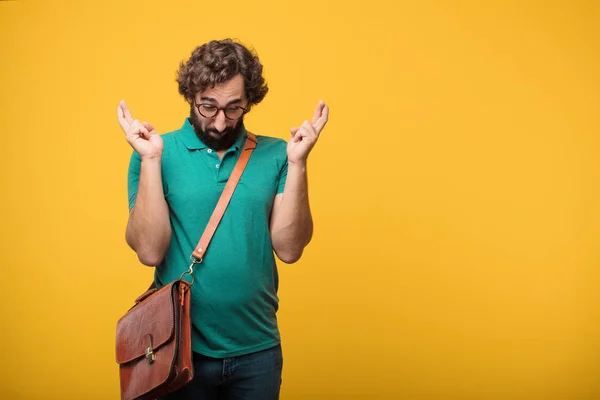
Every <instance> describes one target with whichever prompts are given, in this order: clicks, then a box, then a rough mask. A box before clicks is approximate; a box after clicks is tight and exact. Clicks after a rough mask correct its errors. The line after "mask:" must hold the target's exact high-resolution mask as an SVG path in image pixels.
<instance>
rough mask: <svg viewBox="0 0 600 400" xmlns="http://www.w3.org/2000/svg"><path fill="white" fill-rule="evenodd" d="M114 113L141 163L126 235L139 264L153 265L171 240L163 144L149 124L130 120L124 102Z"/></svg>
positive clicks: (157, 262) (160, 259) (158, 260)
mask: <svg viewBox="0 0 600 400" xmlns="http://www.w3.org/2000/svg"><path fill="white" fill-rule="evenodd" d="M117 114H118V118H119V124H120V125H121V128H123V131H125V133H126V135H127V141H128V142H129V144H130V145H131V146H132V147H133V149H134V150H135V151H136V153H137V154H138V155H139V158H140V160H141V161H140V163H139V179H138V184H137V195H136V198H135V206H134V207H133V208H132V209H131V211H130V213H129V220H128V222H127V229H126V235H125V236H126V240H127V244H128V245H129V246H130V247H131V248H132V249H133V250H134V251H135V252H136V253H137V256H138V259H139V260H140V262H141V263H142V264H145V265H148V266H155V265H158V264H160V262H161V261H162V259H163V258H164V256H165V253H166V252H167V249H168V248H169V243H170V241H171V224H170V221H169V208H168V206H167V202H166V200H165V197H164V193H163V188H162V175H161V160H162V151H163V141H162V138H161V137H160V135H159V134H158V132H156V130H155V129H154V127H153V126H152V125H150V124H149V123H146V122H144V123H143V124H142V123H140V122H139V121H138V120H133V118H131V113H130V112H129V109H128V108H127V105H126V104H125V102H124V101H122V102H121V103H120V104H119V108H118V110H117ZM132 162H133V161H132Z"/></svg>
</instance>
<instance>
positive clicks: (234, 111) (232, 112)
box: [225, 107, 244, 119]
mask: <svg viewBox="0 0 600 400" xmlns="http://www.w3.org/2000/svg"><path fill="white" fill-rule="evenodd" d="M243 113H244V109H243V108H241V107H227V108H226V109H225V116H226V117H227V118H229V119H238V118H240V117H241V116H242V114H243Z"/></svg>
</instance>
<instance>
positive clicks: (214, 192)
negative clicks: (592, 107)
mask: <svg viewBox="0 0 600 400" xmlns="http://www.w3.org/2000/svg"><path fill="white" fill-rule="evenodd" d="M246 137H247V135H246V131H245V130H244V131H243V133H242V135H240V138H239V139H238V140H237V141H236V142H235V144H234V145H233V146H232V147H231V148H230V149H228V150H227V152H226V153H225V154H224V156H223V159H221V160H220V159H219V157H218V155H217V153H216V152H215V151H213V150H211V149H209V148H208V147H207V146H206V145H205V144H204V143H203V142H202V141H201V140H200V139H199V138H198V137H197V136H196V133H195V132H194V129H193V128H192V126H191V124H190V123H189V121H188V120H187V119H186V121H185V122H184V124H183V126H182V127H181V129H179V130H177V131H174V132H171V133H167V134H165V135H162V138H163V141H164V151H163V155H162V181H163V191H164V195H165V199H166V201H167V203H168V205H169V213H170V220H171V229H172V235H171V243H170V246H169V249H168V251H167V253H166V255H165V258H164V260H163V261H162V262H161V263H160V265H158V266H157V267H156V271H155V280H156V282H157V285H158V286H159V287H160V286H162V285H164V284H166V283H169V282H171V281H173V280H175V279H178V278H179V277H180V276H181V274H182V273H183V272H184V271H186V270H187V269H188V266H189V264H190V255H191V254H192V251H193V250H194V247H195V246H196V245H197V244H198V241H199V240H200V236H201V235H202V232H203V231H204V228H205V227H206V225H207V224H208V220H209V218H210V216H211V214H212V212H213V210H214V207H215V205H216V204H217V201H218V199H219V196H220V195H221V192H222V191H223V188H224V187H225V183H226V182H227V179H228V178H229V175H230V174H231V171H232V170H233V167H234V166H235V163H236V161H237V159H238V157H239V154H240V152H241V149H242V147H243V145H244V141H245V140H246ZM257 139H258V144H257V146H256V149H254V151H253V153H252V156H251V157H250V161H249V162H248V165H247V166H246V169H245V171H244V173H243V175H242V177H241V179H240V181H239V183H238V186H237V188H236V190H235V192H234V194H233V197H232V198H231V202H230V203H229V206H228V207H227V210H226V211H225V214H224V215H223V219H222V220H221V223H220V224H219V227H218V228H217V231H216V232H215V234H214V236H213V238H212V241H211V243H210V245H209V246H208V249H207V251H206V255H205V257H204V260H203V262H202V264H199V265H196V266H195V268H194V277H195V282H194V284H193V285H192V305H191V314H192V324H193V330H192V348H193V350H194V351H195V352H198V353H201V354H204V355H206V356H209V357H216V358H226V357H234V356H238V355H243V354H248V353H252V352H255V351H260V350H264V349H267V348H269V347H272V346H275V345H277V344H279V342H280V338H279V330H278V327H277V319H276V315H275V314H276V312H277V308H278V297H277V288H278V275H277V267H276V264H275V257H274V254H273V247H272V244H271V236H270V233H269V220H270V216H271V209H272V207H273V200H274V198H275V195H276V194H278V193H283V188H284V185H285V179H286V175H287V155H286V145H287V144H286V142H285V141H283V140H281V139H276V138H272V137H267V136H259V135H257ZM139 173H140V157H139V155H138V154H137V153H136V152H134V153H133V155H132V157H131V162H130V165H129V177H128V191H129V208H130V209H131V208H132V207H133V206H134V205H135V197H136V194H137V187H138V181H139Z"/></svg>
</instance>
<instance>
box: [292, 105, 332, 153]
mask: <svg viewBox="0 0 600 400" xmlns="http://www.w3.org/2000/svg"><path fill="white" fill-rule="evenodd" d="M328 118H329V107H328V106H327V105H326V104H325V103H324V102H323V101H322V100H319V104H318V105H317V108H316V110H315V114H314V115H313V119H312V121H311V122H308V121H304V122H303V123H302V125H301V126H300V127H299V128H292V129H290V132H291V133H292V138H291V139H290V141H289V142H288V146H287V156H288V163H289V164H305V163H306V159H307V158H308V154H309V153H310V151H311V150H312V148H313V147H314V145H315V144H316V143H317V140H318V139H319V134H320V133H321V131H322V130H323V128H324V127H325V124H326V123H327V120H328Z"/></svg>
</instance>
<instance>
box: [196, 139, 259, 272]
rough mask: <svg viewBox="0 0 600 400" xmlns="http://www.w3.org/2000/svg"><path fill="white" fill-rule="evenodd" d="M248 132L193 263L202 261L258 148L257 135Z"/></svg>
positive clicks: (198, 246)
mask: <svg viewBox="0 0 600 400" xmlns="http://www.w3.org/2000/svg"><path fill="white" fill-rule="evenodd" d="M247 134H248V138H247V139H246V144H245V145H244V149H243V150H242V152H241V154H240V157H239V158H238V160H237V163H236V164H235V167H234V168H233V171H232V172H231V175H230V176H229V179H228V180H227V184H226V185H225V189H223V193H221V197H220V198H219V201H218V203H217V206H216V207H215V210H214V211H213V213H212V215H211V217H210V220H209V221H208V225H207V226H206V228H205V229H204V233H203V234H202V237H201V238H200V241H199V242H198V245H197V246H196V248H195V249H194V251H193V253H192V261H193V262H192V265H193V264H199V263H201V262H202V259H203V258H204V254H206V248H207V247H208V244H209V243H210V240H211V239H212V237H213V235H214V233H215V231H216V230H217V226H219V222H221V218H222V217H223V214H224V213H225V209H226V208H227V206H228V205H229V200H231V196H233V192H234V191H235V187H236V186H237V184H238V181H239V180H240V177H241V176H242V173H243V172H244V169H245V168H246V165H247V164H248V160H249V159H250V156H251V155H252V151H253V150H254V149H255V148H256V143H257V141H256V137H255V136H254V135H253V134H252V133H250V132H247ZM194 259H195V260H194Z"/></svg>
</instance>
